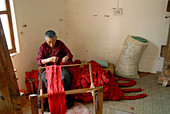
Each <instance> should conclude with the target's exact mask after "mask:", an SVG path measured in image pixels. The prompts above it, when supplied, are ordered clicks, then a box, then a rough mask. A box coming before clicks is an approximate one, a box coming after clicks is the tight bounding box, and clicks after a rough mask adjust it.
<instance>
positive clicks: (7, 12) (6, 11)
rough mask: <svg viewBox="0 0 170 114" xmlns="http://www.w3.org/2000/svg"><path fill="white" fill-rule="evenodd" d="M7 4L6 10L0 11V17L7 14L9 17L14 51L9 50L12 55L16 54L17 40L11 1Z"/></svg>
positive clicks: (7, 0) (6, 0) (7, 1)
mask: <svg viewBox="0 0 170 114" xmlns="http://www.w3.org/2000/svg"><path fill="white" fill-rule="evenodd" d="M5 4H6V10H4V11H0V15H2V14H6V15H7V17H8V23H9V31H10V36H11V46H12V49H10V50H9V53H10V54H12V53H16V45H15V38H14V30H13V23H12V15H11V8H10V1H9V0H5Z"/></svg>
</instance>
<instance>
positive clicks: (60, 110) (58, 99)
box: [46, 65, 67, 114]
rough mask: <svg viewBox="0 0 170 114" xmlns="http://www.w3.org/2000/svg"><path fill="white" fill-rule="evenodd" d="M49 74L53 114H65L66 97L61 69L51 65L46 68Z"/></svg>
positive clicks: (50, 106)
mask: <svg viewBox="0 0 170 114" xmlns="http://www.w3.org/2000/svg"><path fill="white" fill-rule="evenodd" d="M46 72H47V76H46V78H47V83H48V88H47V93H48V101H49V108H50V112H51V114H65V113H66V109H67V106H66V96H65V91H64V86H63V82H62V72H61V67H60V66H57V65H51V66H48V67H47V68H46Z"/></svg>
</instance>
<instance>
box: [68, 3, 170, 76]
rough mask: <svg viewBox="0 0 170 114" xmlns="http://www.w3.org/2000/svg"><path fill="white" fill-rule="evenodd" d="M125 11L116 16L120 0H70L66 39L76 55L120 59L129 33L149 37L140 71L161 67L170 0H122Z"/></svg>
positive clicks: (82, 57) (149, 70) (109, 59)
mask: <svg viewBox="0 0 170 114" xmlns="http://www.w3.org/2000/svg"><path fill="white" fill-rule="evenodd" d="M119 1H120V3H119V4H120V7H121V8H123V15H121V16H114V15H113V11H112V8H115V7H117V0H67V2H66V32H67V42H68V45H69V47H70V48H71V50H72V52H73V54H74V57H75V58H76V59H77V58H79V59H81V60H89V59H101V60H108V61H109V62H112V63H114V64H116V63H117V60H118V57H119V54H120V52H121V49H122V46H123V41H124V40H125V38H126V37H127V35H129V34H130V35H138V36H141V37H144V38H146V39H148V40H149V41H150V45H149V46H148V48H147V49H146V51H145V52H144V55H143V57H142V60H141V62H140V65H139V66H140V67H139V70H140V71H144V72H154V73H155V72H156V71H157V70H159V71H160V70H161V69H162V63H163V59H162V58H160V56H159V55H160V47H161V45H162V44H166V41H167V35H168V26H169V20H168V19H165V15H166V7H167V6H166V5H167V0H119Z"/></svg>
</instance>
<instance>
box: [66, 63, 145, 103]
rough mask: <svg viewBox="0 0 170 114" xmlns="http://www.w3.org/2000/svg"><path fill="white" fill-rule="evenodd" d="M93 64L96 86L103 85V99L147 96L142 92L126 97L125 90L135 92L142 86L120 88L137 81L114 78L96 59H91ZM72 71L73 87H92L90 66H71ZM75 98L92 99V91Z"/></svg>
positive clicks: (86, 100)
mask: <svg viewBox="0 0 170 114" xmlns="http://www.w3.org/2000/svg"><path fill="white" fill-rule="evenodd" d="M74 63H79V64H80V63H81V62H80V61H78V60H77V61H76V62H74ZM89 63H91V65H92V74H93V82H94V85H95V87H97V86H103V99H108V100H109V99H112V100H119V99H138V98H143V97H146V94H140V95H137V96H129V97H128V96H126V97H124V92H123V91H126V92H130V91H132V92H134V91H139V90H141V89H140V88H137V89H127V90H125V89H123V91H122V89H120V88H119V85H120V86H132V85H134V84H136V81H134V80H130V79H124V78H118V79H116V80H115V79H114V76H113V74H112V73H111V72H110V71H106V70H103V67H102V66H101V65H100V64H98V63H97V62H95V61H90V62H89ZM69 70H70V72H71V73H72V74H73V79H72V84H71V88H72V89H81V88H89V87H90V84H91V83H90V74H89V66H88V65H85V66H84V67H83V68H81V67H78V66H76V67H69ZM118 80H124V81H129V82H128V83H117V82H116V81H118ZM75 99H79V100H82V101H85V102H90V101H92V95H91V93H82V94H77V95H75Z"/></svg>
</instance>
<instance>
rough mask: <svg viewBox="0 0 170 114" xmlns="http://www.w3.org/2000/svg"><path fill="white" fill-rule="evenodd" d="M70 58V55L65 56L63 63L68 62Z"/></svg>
mask: <svg viewBox="0 0 170 114" xmlns="http://www.w3.org/2000/svg"><path fill="white" fill-rule="evenodd" d="M68 59H69V57H68V56H65V57H63V59H62V63H63V64H65V63H67V61H68Z"/></svg>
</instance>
